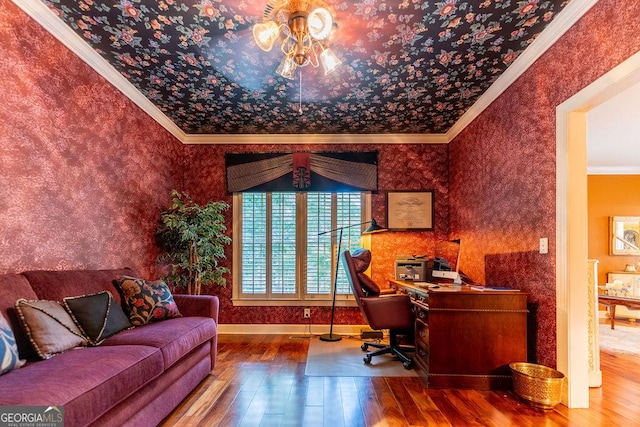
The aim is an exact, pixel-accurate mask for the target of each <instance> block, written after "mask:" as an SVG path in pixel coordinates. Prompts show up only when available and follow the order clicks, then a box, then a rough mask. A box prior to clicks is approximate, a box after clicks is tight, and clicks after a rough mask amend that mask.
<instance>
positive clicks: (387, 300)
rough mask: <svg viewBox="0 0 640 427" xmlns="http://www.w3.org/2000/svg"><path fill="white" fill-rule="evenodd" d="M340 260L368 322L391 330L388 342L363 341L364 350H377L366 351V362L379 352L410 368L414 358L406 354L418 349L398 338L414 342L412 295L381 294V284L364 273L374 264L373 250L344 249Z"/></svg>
mask: <svg viewBox="0 0 640 427" xmlns="http://www.w3.org/2000/svg"><path fill="white" fill-rule="evenodd" d="M340 259H341V262H342V264H343V266H344V269H345V271H346V273H347V279H348V280H349V284H350V285H351V289H352V290H353V295H354V296H355V299H356V302H357V303H358V307H360V311H361V313H362V315H363V316H364V319H365V321H366V322H367V323H368V324H369V326H370V327H371V328H372V329H374V330H380V329H388V330H389V344H382V343H374V342H365V343H364V344H362V350H363V351H367V350H368V348H369V347H375V348H377V349H378V350H376V351H373V352H370V353H367V355H366V356H365V357H364V363H366V364H369V363H371V358H372V357H374V356H378V355H380V354H392V355H394V356H396V357H397V358H399V359H400V360H402V365H403V366H404V367H405V368H406V369H411V367H412V366H413V360H412V358H411V357H409V356H408V355H407V353H408V352H413V351H414V350H415V348H414V347H413V346H408V345H400V339H399V337H401V336H405V337H407V338H408V339H410V340H411V342H413V331H414V317H413V312H412V310H411V300H410V298H409V296H408V295H404V294H394V295H382V296H381V295H380V288H379V287H378V285H376V283H375V282H373V280H371V278H369V276H367V275H366V274H365V273H364V272H365V271H366V270H367V268H368V267H369V264H370V263H371V252H370V251H369V250H368V249H357V250H355V251H353V253H350V252H349V251H344V252H343V253H342V254H341V255H340Z"/></svg>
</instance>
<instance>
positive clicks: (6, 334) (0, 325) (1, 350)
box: [0, 311, 24, 375]
mask: <svg viewBox="0 0 640 427" xmlns="http://www.w3.org/2000/svg"><path fill="white" fill-rule="evenodd" d="M22 365H24V360H21V359H20V356H19V355H18V346H17V345H16V338H15V337H14V335H13V331H12V330H11V327H10V326H9V322H7V319H5V318H4V315H3V314H2V312H1V311H0V375H2V374H4V373H5V372H9V371H11V370H13V369H18V368H19V367H21V366H22Z"/></svg>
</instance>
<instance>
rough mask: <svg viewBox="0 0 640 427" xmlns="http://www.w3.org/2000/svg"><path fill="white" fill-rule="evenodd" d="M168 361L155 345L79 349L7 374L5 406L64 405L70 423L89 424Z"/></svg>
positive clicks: (1, 401)
mask: <svg viewBox="0 0 640 427" xmlns="http://www.w3.org/2000/svg"><path fill="white" fill-rule="evenodd" d="M163 364H164V363H163V361H162V354H161V353H160V351H159V350H158V349H156V348H152V347H146V346H140V345H137V346H118V347H103V346H100V347H81V348H76V349H74V350H71V351H68V352H66V353H63V354H60V355H57V356H56V357H53V358H51V359H48V360H43V361H38V362H33V363H31V364H28V365H27V366H25V367H23V368H21V369H17V370H14V371H11V372H9V373H7V374H5V375H3V376H2V377H1V378H0V381H1V384H2V393H1V394H0V405H2V406H6V405H28V406H35V405H46V406H59V405H62V406H64V416H65V425H69V426H76V425H88V424H91V423H92V422H93V421H95V420H96V419H97V418H98V417H99V416H100V415H102V414H104V413H105V412H107V411H108V410H109V409H111V408H113V407H114V406H116V405H117V404H118V403H120V402H123V401H125V400H126V399H127V398H130V396H132V395H134V394H135V393H136V392H137V391H138V390H140V389H141V388H143V387H144V386H145V385H146V384H147V383H149V382H150V381H152V380H153V379H154V378H157V377H158V376H159V375H160V374H161V373H162V371H163ZM25 384H28V387H25Z"/></svg>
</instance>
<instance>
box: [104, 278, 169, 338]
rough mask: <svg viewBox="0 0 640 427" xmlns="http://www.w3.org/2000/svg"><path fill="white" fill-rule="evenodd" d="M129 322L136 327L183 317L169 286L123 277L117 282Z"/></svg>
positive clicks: (162, 283)
mask: <svg viewBox="0 0 640 427" xmlns="http://www.w3.org/2000/svg"><path fill="white" fill-rule="evenodd" d="M115 284H116V286H117V287H118V289H119V290H120V293H121V294H122V300H123V302H124V304H125V308H126V311H127V312H128V314H129V320H130V321H131V324H132V325H134V326H141V325H146V324H147V323H149V322H158V321H161V320H165V319H171V318H173V317H182V315H181V314H180V312H179V311H178V306H177V305H176V303H175V301H174V300H173V296H172V295H171V291H170V290H169V286H167V284H166V283H165V282H163V281H162V280H155V281H149V280H144V279H139V278H136V277H130V276H122V277H120V278H118V279H116V281H115Z"/></svg>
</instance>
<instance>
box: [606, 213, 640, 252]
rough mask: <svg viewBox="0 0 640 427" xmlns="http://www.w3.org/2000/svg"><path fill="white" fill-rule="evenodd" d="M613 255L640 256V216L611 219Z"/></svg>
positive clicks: (613, 217) (614, 217)
mask: <svg viewBox="0 0 640 427" xmlns="http://www.w3.org/2000/svg"><path fill="white" fill-rule="evenodd" d="M610 229H611V255H640V216H612V217H611V228H610Z"/></svg>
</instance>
